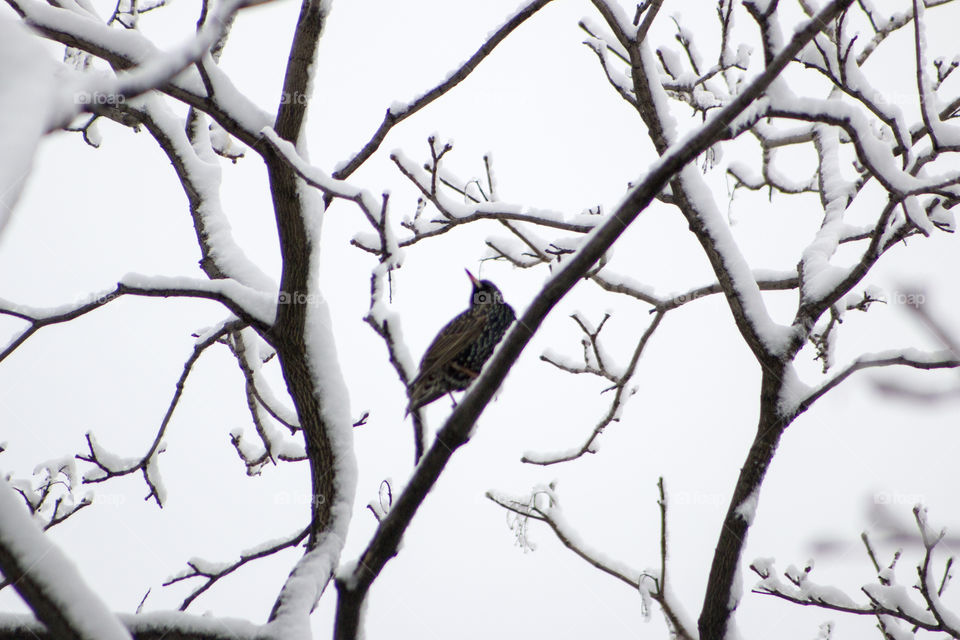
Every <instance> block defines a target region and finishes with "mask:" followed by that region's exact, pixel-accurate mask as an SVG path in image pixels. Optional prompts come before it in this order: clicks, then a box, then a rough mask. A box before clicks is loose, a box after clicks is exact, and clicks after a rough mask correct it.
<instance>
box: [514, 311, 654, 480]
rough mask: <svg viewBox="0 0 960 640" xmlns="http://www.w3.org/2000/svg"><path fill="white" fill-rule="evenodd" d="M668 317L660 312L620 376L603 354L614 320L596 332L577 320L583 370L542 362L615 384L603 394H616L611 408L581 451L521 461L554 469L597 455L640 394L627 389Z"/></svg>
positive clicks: (530, 455) (549, 358) (531, 454)
mask: <svg viewBox="0 0 960 640" xmlns="http://www.w3.org/2000/svg"><path fill="white" fill-rule="evenodd" d="M665 313H666V311H663V310H661V311H658V312H657V314H656V315H655V316H654V318H653V321H652V322H651V323H650V325H649V326H648V327H647V328H646V330H645V331H644V332H643V334H642V335H641V336H640V339H639V341H638V342H637V346H636V347H635V348H634V350H633V355H632V356H631V358H630V362H629V364H627V367H626V369H624V370H623V371H622V372H616V373H614V372H612V371H611V370H610V369H609V366H611V365H610V364H608V362H609V356H606V355H604V354H603V350H602V349H601V347H600V344H599V335H600V331H601V330H602V329H603V325H604V323H605V322H606V321H607V319H608V318H609V317H610V316H609V315H607V316H606V317H604V319H603V321H601V322H600V325H599V326H598V327H597V328H596V330H594V331H590V330H589V329H588V328H587V326H586V325H585V324H584V323H583V321H582V320H581V319H580V318H579V317H577V316H574V320H575V321H576V322H577V324H578V325H579V326H580V328H581V330H582V331H583V332H584V334H585V338H584V339H583V351H584V353H583V360H584V364H583V365H582V366H580V365H569V364H566V363H564V362H561V361H560V358H557V357H556V356H554V355H552V354H547V353H545V354H543V355H541V356H540V359H541V360H543V361H544V362H548V363H550V364H552V365H554V366H555V367H557V368H559V369H562V370H563V371H567V372H568V373H573V374H580V373H589V374H593V375H595V376H599V377H602V378H604V379H606V380H609V381H610V382H613V385H612V386H611V387H608V388H606V389H604V390H603V391H602V392H601V393H605V392H607V391H613V392H614V396H613V399H612V400H611V401H610V408H609V409H608V410H607V413H606V414H605V415H604V416H603V417H602V418H601V419H600V421H599V422H598V423H597V425H596V426H595V427H594V428H593V432H592V433H591V434H590V435H589V436H588V437H587V439H586V441H585V442H584V443H583V444H582V445H580V447H577V448H573V449H570V450H568V451H562V452H555V453H536V452H532V451H527V452H526V453H524V454H523V458H522V459H521V460H522V461H523V462H526V463H528V464H536V465H551V464H557V463H559V462H569V461H570V460H575V459H577V458H579V457H581V456H583V455H585V454H587V453H596V452H597V451H598V449H599V442H598V440H599V438H600V435H601V434H602V433H603V431H604V430H605V429H606V428H607V426H609V425H610V424H611V423H613V422H619V421H620V416H621V414H622V413H623V409H624V406H625V403H626V400H627V398H629V397H630V396H631V395H633V393H635V392H636V389H627V385H628V384H629V382H630V380H631V379H632V378H633V374H634V372H636V370H637V364H638V363H639V361H640V356H641V354H642V353H643V350H644V348H645V347H646V345H647V342H648V341H649V340H650V337H651V336H652V335H653V332H654V331H656V329H657V327H658V326H659V325H660V321H661V320H663V316H664V314H665ZM591 354H592V355H591Z"/></svg>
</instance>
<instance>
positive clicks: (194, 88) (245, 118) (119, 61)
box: [6, 0, 272, 148]
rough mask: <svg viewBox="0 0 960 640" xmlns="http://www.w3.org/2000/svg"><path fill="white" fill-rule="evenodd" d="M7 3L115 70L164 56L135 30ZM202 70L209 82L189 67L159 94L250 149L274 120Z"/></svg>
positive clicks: (217, 75)
mask: <svg viewBox="0 0 960 640" xmlns="http://www.w3.org/2000/svg"><path fill="white" fill-rule="evenodd" d="M6 1H7V4H9V5H10V6H11V7H12V8H13V9H14V11H16V12H17V13H18V14H20V15H21V16H22V17H23V19H24V21H26V22H27V23H29V24H30V26H31V27H33V28H34V29H36V30H38V31H39V32H40V33H41V34H43V35H44V36H45V37H47V38H50V39H51V40H55V41H57V42H60V43H62V44H64V45H66V46H68V47H75V48H77V49H81V50H83V51H86V52H89V53H91V54H93V55H95V56H97V57H100V58H103V59H104V60H106V61H107V62H109V63H110V64H111V65H113V66H114V67H116V68H118V69H132V68H135V67H140V66H143V65H146V64H148V63H149V62H150V61H151V60H157V59H162V58H163V57H164V53H163V52H162V51H160V50H159V49H158V48H157V47H156V46H155V45H154V44H153V43H152V42H150V40H148V39H147V38H146V37H145V36H144V35H143V34H142V33H140V32H139V31H137V30H133V29H114V28H111V27H109V26H107V25H106V24H103V23H98V22H97V21H95V20H91V19H90V18H89V17H86V16H83V15H81V14H78V13H74V12H73V11H71V10H69V9H65V8H58V7H54V6H51V5H48V4H45V3H42V2H39V1H38V0H6ZM204 70H205V74H206V75H207V76H208V77H207V80H208V81H209V82H205V81H204V78H202V77H201V74H200V72H199V71H198V70H197V69H196V68H194V67H190V68H187V69H185V70H184V71H183V72H181V73H180V74H178V75H177V76H176V77H175V78H172V79H171V80H170V81H169V82H167V83H165V84H164V85H163V86H162V87H159V89H160V90H162V91H163V92H164V93H167V94H169V95H170V96H172V97H173V98H176V99H177V100H181V101H183V102H185V103H186V104H188V105H190V106H192V107H196V108H197V109H199V110H201V111H203V112H205V113H208V114H210V116H211V117H213V119H214V120H216V121H217V122H218V123H219V124H220V125H221V126H222V127H223V128H224V129H226V130H227V131H229V132H230V133H231V134H232V135H234V136H237V137H238V138H239V139H240V140H241V141H242V142H243V143H244V144H246V145H248V146H250V147H252V148H253V147H254V145H255V144H256V142H257V140H258V138H259V137H260V136H259V132H260V130H261V129H262V128H263V127H265V126H269V125H270V123H271V120H272V118H271V117H270V115H269V114H267V113H266V112H265V111H263V110H261V109H260V108H259V107H257V106H256V105H254V104H253V102H251V101H250V99H249V98H247V97H246V96H244V95H243V94H242V93H241V92H240V91H238V90H237V88H236V87H235V86H234V85H233V83H232V82H231V81H230V80H229V78H228V77H227V75H226V74H225V73H224V72H223V71H222V70H221V69H220V68H219V67H218V66H217V65H214V64H211V65H204ZM208 87H212V88H214V89H215V92H214V94H213V95H210V94H209V92H208ZM90 106H91V108H93V105H90Z"/></svg>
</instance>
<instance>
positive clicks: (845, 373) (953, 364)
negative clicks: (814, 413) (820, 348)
mask: <svg viewBox="0 0 960 640" xmlns="http://www.w3.org/2000/svg"><path fill="white" fill-rule="evenodd" d="M891 366H904V367H911V368H913V369H927V370H929V369H956V368H957V367H960V358H957V356H956V355H955V354H954V353H953V352H952V351H950V350H949V349H946V350H942V351H931V352H927V351H920V350H919V349H892V350H889V351H882V352H877V353H872V354H864V355H861V356H860V357H858V358H857V359H856V360H854V361H853V362H851V363H850V364H849V365H847V366H846V367H844V368H843V369H842V370H841V371H840V372H838V373H837V374H835V375H834V376H833V377H832V378H830V379H829V380H827V381H826V382H824V383H823V384H821V385H820V386H818V387H817V388H816V389H814V390H813V391H812V392H810V393H809V395H807V396H806V397H803V398H802V399H800V400H799V401H798V402H797V403H796V404H795V405H794V406H793V407H790V408H785V411H787V412H788V413H790V414H793V415H795V414H800V413H803V412H804V411H806V410H807V409H809V408H810V406H811V405H812V404H813V403H814V402H816V401H817V400H819V399H820V398H821V397H823V395H824V394H825V393H827V392H828V391H830V390H831V389H833V388H834V387H836V386H837V385H839V384H840V383H841V382H843V381H844V380H846V379H847V378H849V377H850V375H852V374H853V373H855V372H857V371H860V370H862V369H870V368H875V367H891Z"/></svg>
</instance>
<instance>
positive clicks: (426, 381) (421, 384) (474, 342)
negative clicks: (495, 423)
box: [407, 271, 516, 413]
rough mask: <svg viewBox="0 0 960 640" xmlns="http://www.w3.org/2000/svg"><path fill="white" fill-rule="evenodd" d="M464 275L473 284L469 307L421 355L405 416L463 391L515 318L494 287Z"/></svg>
mask: <svg viewBox="0 0 960 640" xmlns="http://www.w3.org/2000/svg"><path fill="white" fill-rule="evenodd" d="M467 276H468V277H469V278H470V282H471V283H473V292H472V293H471V296H470V308H469V309H467V310H466V311H464V312H463V313H461V314H460V315H458V316H457V317H456V318H454V319H453V320H451V321H450V322H448V323H447V325H446V326H445V327H444V328H443V329H440V333H438V334H437V337H436V338H434V339H433V342H432V343H430V346H429V347H428V348H427V352H426V353H424V354H423V359H422V360H421V361H420V371H419V373H417V377H416V378H414V379H413V381H412V382H411V383H410V388H409V389H408V395H409V396H410V404H408V405H407V413H410V412H411V411H416V410H417V409H419V408H420V407H422V406H424V405H425V404H429V403H431V402H433V401H434V400H436V399H437V398H439V397H440V396H442V395H443V394H445V393H448V392H451V391H463V390H464V389H466V388H467V387H468V386H469V385H470V383H471V382H472V381H473V379H474V378H476V377H477V376H478V375H480V370H481V369H482V368H483V364H484V363H485V362H486V361H487V359H488V358H489V357H490V354H492V353H493V349H494V347H496V346H497V343H498V342H500V339H501V338H503V334H505V333H506V332H507V329H508V328H509V327H510V325H511V324H512V323H513V320H514V318H516V314H515V313H514V312H513V307H511V306H510V305H508V304H507V303H506V302H504V301H503V294H502V293H500V289H497V287H496V285H494V284H493V283H492V282H490V281H489V280H477V279H476V278H475V277H473V274H472V273H470V272H469V271H467Z"/></svg>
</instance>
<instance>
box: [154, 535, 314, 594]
mask: <svg viewBox="0 0 960 640" xmlns="http://www.w3.org/2000/svg"><path fill="white" fill-rule="evenodd" d="M307 533H309V529H303V530H302V531H299V532H297V533H295V534H293V535H291V536H287V537H286V538H281V539H279V540H271V541H269V542H264V543H262V544H259V545H257V546H256V547H254V548H252V549H247V550H246V551H243V552H241V553H240V557H239V558H238V559H237V560H234V561H233V562H221V563H215V562H207V561H206V560H200V559H198V558H194V559H192V560H190V561H189V562H187V569H184V570H183V571H181V572H180V573H178V574H177V575H175V576H173V577H171V578H168V579H167V580H166V581H165V582H164V583H163V586H165V587H168V586H170V585H172V584H176V583H178V582H183V581H186V580H191V579H193V578H200V579H202V580H204V582H203V584H201V585H200V586H199V587H194V589H193V590H192V591H191V592H190V595H188V596H187V597H186V598H184V600H183V602H182V603H180V611H186V610H187V607H189V606H190V604H191V603H193V601H194V600H196V599H197V598H198V597H200V596H201V595H202V594H203V593H204V592H205V591H206V590H207V589H209V588H210V587H212V586H213V585H214V584H216V583H217V582H218V581H219V580H222V579H223V578H226V577H227V576H228V575H230V574H231V573H233V572H234V571H236V570H237V569H239V568H240V567H242V566H244V565H246V564H248V563H250V562H253V561H255V560H259V559H261V558H267V557H269V556H272V555H274V554H276V553H279V552H280V551H283V550H284V549H290V548H292V547H296V546H297V545H299V544H300V543H301V542H303V540H304V539H305V538H306V537H307Z"/></svg>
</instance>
